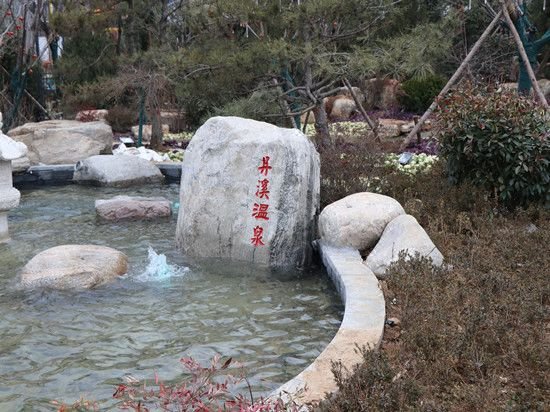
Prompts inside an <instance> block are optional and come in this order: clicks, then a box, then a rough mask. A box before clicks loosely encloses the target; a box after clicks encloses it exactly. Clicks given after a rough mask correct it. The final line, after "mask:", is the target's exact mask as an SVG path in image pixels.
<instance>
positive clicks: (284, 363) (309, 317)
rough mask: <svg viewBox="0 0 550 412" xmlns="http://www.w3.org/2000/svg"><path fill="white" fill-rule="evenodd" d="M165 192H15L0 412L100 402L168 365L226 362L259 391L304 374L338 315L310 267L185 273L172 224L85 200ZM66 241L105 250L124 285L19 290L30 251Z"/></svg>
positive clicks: (168, 374)
mask: <svg viewBox="0 0 550 412" xmlns="http://www.w3.org/2000/svg"><path fill="white" fill-rule="evenodd" d="M178 190H179V187H178V186H177V185H171V186H162V187H158V188H153V187H146V188H139V189H137V190H136V189H134V190H128V191H124V193H122V191H121V190H120V189H118V190H115V189H107V188H92V187H79V186H65V187H52V188H46V189H41V190H34V191H22V199H21V205H20V207H19V208H17V209H15V210H14V211H12V212H11V213H10V217H9V224H10V232H11V237H12V241H11V242H10V243H8V244H5V245H0V331H1V336H2V338H1V339H0V411H4V410H5V411H17V410H25V411H26V410H29V411H36V410H51V407H48V405H47V404H48V402H49V401H50V400H52V399H58V400H64V401H74V400H75V399H77V398H79V397H80V396H85V397H89V398H92V399H96V400H101V401H103V402H104V403H103V405H110V402H112V400H111V395H112V392H113V386H114V385H116V384H117V383H119V382H120V381H121V378H122V377H123V376H125V375H128V374H130V375H133V376H136V377H138V378H151V377H152V376H153V374H154V371H156V372H158V374H159V376H161V377H163V378H164V379H167V380H170V379H177V378H178V377H180V376H181V375H182V368H181V367H180V365H179V362H178V360H179V358H180V357H182V356H192V357H194V358H196V359H197V360H200V361H204V362H206V361H207V360H209V359H210V358H211V357H212V356H213V355H214V354H216V353H219V354H222V355H223V356H232V357H233V358H234V359H236V360H238V361H241V362H242V363H244V365H245V366H246V367H247V369H248V374H247V376H248V378H249V380H250V382H251V384H252V386H253V388H254V391H255V392H256V393H266V392H269V391H270V390H272V389H274V388H276V387H277V386H278V384H280V383H282V382H284V381H286V380H288V379H289V378H291V377H292V376H294V375H296V374H297V373H299V372H300V371H301V370H302V369H303V368H304V367H305V366H307V365H308V364H309V363H310V362H311V361H312V360H313V359H314V358H315V357H316V356H317V355H318V354H319V353H320V351H321V350H322V349H323V348H324V347H325V346H326V345H327V344H328V342H329V341H330V339H331V338H332V336H334V334H335V333H336V330H337V329H338V326H339V324H340V319H341V316H342V307H341V305H340V303H339V300H338V299H337V297H336V295H335V294H334V292H333V290H332V287H331V284H330V282H329V281H328V280H327V278H326V276H325V275H324V274H323V273H322V272H321V271H320V270H312V271H310V272H309V273H301V274H298V273H296V274H288V273H287V274H272V273H269V272H268V271H265V270H259V269H258V268H253V267H248V266H245V265H227V264H226V263H223V262H210V263H208V264H203V263H201V264H200V266H199V267H197V266H195V267H191V269H188V266H189V263H188V262H185V261H184V260H183V258H182V257H181V255H180V254H179V253H178V252H177V251H176V250H175V246H174V234H175V224H176V216H172V217H170V218H165V219H161V220H157V221H154V222H119V223H112V222H103V221H100V220H98V219H97V218H96V216H95V212H94V200H95V199H99V198H103V199H104V198H109V197H112V196H115V195H117V194H128V195H140V196H165V197H168V198H169V199H170V200H171V201H173V202H175V201H177V197H178ZM71 243H76V244H79V243H93V244H98V245H105V246H110V247H114V248H116V249H118V250H121V251H122V252H124V253H126V254H127V255H128V257H129V261H130V270H129V273H128V275H127V276H125V277H123V278H121V279H119V280H117V281H116V282H114V283H112V284H110V285H104V286H102V287H100V288H98V289H95V290H91V291H84V292H69V291H51V290H50V291H45V290H34V291H24V290H19V289H17V287H16V284H17V283H16V277H17V273H18V271H19V270H20V269H21V267H22V266H23V265H24V264H25V263H26V262H27V261H28V260H29V259H31V258H32V257H33V256H34V255H36V254H37V253H38V252H39V251H42V250H44V249H47V248H50V247H53V246H57V245H60V244H71Z"/></svg>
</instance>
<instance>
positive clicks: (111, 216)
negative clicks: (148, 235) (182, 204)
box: [95, 196, 172, 221]
mask: <svg viewBox="0 0 550 412" xmlns="http://www.w3.org/2000/svg"><path fill="white" fill-rule="evenodd" d="M95 211H96V213H97V214H98V215H99V216H100V217H101V218H103V219H106V220H115V221H116V220H123V219H154V218H158V217H166V216H170V215H171V214H172V208H171V207H170V201H169V200H168V199H166V198H164V197H137V196H115V197H114V198H112V199H98V200H96V201H95Z"/></svg>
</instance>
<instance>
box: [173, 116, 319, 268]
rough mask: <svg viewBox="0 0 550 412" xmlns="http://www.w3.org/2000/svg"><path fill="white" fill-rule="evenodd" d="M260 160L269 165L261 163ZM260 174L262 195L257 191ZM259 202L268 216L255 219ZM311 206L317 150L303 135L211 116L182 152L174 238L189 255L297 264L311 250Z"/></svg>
mask: <svg viewBox="0 0 550 412" xmlns="http://www.w3.org/2000/svg"><path fill="white" fill-rule="evenodd" d="M267 157H269V159H267ZM264 159H265V161H267V162H268V166H269V167H271V169H261V168H260V167H261V166H262V164H263V162H264ZM263 171H265V173H262V172H263ZM264 179H267V180H268V181H269V183H267V190H268V191H269V193H267V196H268V198H267V197H265V195H262V193H261V189H262V187H261V185H262V184H261V182H262V181H263V180H264ZM262 196H264V197H262ZM255 205H256V206H255ZM262 205H267V206H262ZM265 207H267V210H266V211H265V212H267V213H266V215H267V218H268V219H269V220H265V219H263V218H262V217H265V216H263V215H262V213H261V212H262V211H263V210H261V209H262V208H265ZM318 207H319V154H318V153H317V151H316V150H315V147H314V146H313V144H312V143H311V142H310V141H309V140H308V139H307V137H306V136H304V134H302V133H301V132H299V131H298V130H295V129H283V128H279V127H276V126H273V125H271V124H267V123H262V122H257V121H254V120H248V119H242V118H238V117H214V118H211V119H209V120H208V121H207V122H206V123H205V124H204V125H203V126H202V127H201V128H200V129H199V130H198V131H197V133H196V134H195V136H194V137H193V139H192V140H191V142H190V144H189V146H188V148H187V150H186V152H185V158H184V160H183V164H182V177H181V189H180V209H179V215H178V224H177V230H176V241H177V245H178V247H179V248H180V249H181V250H182V251H183V253H185V254H186V255H187V256H190V257H199V258H200V257H216V258H228V259H232V260H237V261H247V262H253V263H257V264H261V265H267V266H270V267H274V268H290V267H296V266H301V265H303V264H304V263H305V262H306V261H307V260H308V259H309V256H310V253H311V250H310V249H311V241H312V237H313V230H314V219H315V215H316V213H317V211H318ZM255 208H256V209H259V210H258V212H259V213H257V212H254V209H255ZM253 239H254V240H253ZM260 241H261V242H260ZM253 243H256V246H254V245H253Z"/></svg>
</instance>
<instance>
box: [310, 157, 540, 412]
mask: <svg viewBox="0 0 550 412" xmlns="http://www.w3.org/2000/svg"><path fill="white" fill-rule="evenodd" d="M369 153H370V152H369ZM323 156H324V157H326V156H327V155H325V154H323ZM331 156H332V157H334V155H333V154H331ZM369 156H371V155H370V154H369ZM322 164H327V163H325V161H323V162H322ZM333 164H334V163H333ZM354 167H355V171H354V173H365V172H367V171H366V170H357V168H358V167H359V166H357V165H356V166H354ZM364 168H365V169H366V168H370V171H369V173H374V172H376V170H377V168H376V167H370V166H368V165H365V167H364ZM327 169H328V168H327ZM334 169H335V168H334V167H331V168H330V169H328V170H323V177H324V178H325V179H330V178H331V176H347V175H348V174H349V175H350V176H353V174H352V173H348V172H344V171H338V170H334ZM384 173H386V172H384ZM384 180H385V184H384V185H383V187H382V190H381V191H382V193H385V194H388V195H390V196H393V197H395V198H396V199H397V200H399V201H400V202H401V203H402V204H403V205H404V207H405V209H406V210H407V212H408V213H411V214H413V215H414V216H415V217H417V219H418V220H419V222H420V223H421V224H422V225H423V226H424V228H425V229H426V230H427V232H428V233H429V235H430V236H431V237H432V239H433V240H434V242H435V243H436V245H437V246H438V247H439V249H440V250H441V252H442V253H443V255H444V256H445V257H446V259H447V263H448V264H449V265H450V266H449V267H448V268H447V269H446V270H434V269H432V267H431V266H430V264H429V262H426V261H422V260H416V261H411V262H399V263H398V264H396V265H394V266H393V268H392V269H391V272H390V275H389V276H388V280H387V281H386V282H384V284H383V288H384V290H385V296H386V305H387V312H388V318H392V317H395V318H397V319H398V320H399V324H398V325H395V326H393V327H390V326H386V333H385V338H384V342H383V344H382V347H381V351H380V352H379V353H372V352H366V353H365V354H364V359H365V362H364V364H363V365H361V366H360V367H358V368H357V369H356V370H355V371H354V373H353V374H350V373H348V372H347V371H344V370H342V369H341V366H340V365H335V368H334V370H335V374H336V377H337V380H338V383H339V387H340V391H339V392H338V394H336V395H335V396H333V397H332V398H331V399H328V400H326V401H325V402H324V403H323V404H322V405H321V407H320V410H322V411H350V412H351V411H353V412H358V411H401V410H403V411H405V410H406V411H409V410H411V411H543V410H548V405H550V376H549V371H550V356H549V353H550V351H549V349H550V324H549V314H550V312H549V303H550V299H549V296H550V286H549V285H550V283H549V281H548V280H549V275H550V258H549V252H550V248H549V245H550V210H548V209H544V208H543V207H540V206H539V207H532V208H530V209H528V210H519V211H515V212H513V213H511V212H505V211H502V210H500V208H499V207H498V205H497V204H495V203H493V201H492V200H490V196H489V195H488V194H486V193H484V192H482V191H480V190H478V189H476V188H473V187H467V186H462V187H455V186H451V185H450V184H448V182H447V180H446V179H445V177H444V175H443V172H442V170H441V168H435V169H434V170H432V171H431V172H430V173H428V174H426V175H421V176H419V177H417V178H416V179H410V178H404V177H400V176H397V175H395V174H387V173H386V174H385V175H384ZM347 187H349V190H351V191H350V192H349V193H345V192H346V190H347V189H346V188H345V187H344V188H340V189H339V190H335V189H333V188H332V187H327V186H326V185H325V186H324V190H325V191H326V190H327V189H330V190H331V191H333V192H334V196H335V195H336V193H337V195H338V196H341V195H342V194H344V195H346V194H350V193H352V191H353V190H355V189H357V187H356V185H354V184H353V179H352V183H351V184H348V185H347ZM322 195H323V194H322ZM331 196H333V194H329V197H331Z"/></svg>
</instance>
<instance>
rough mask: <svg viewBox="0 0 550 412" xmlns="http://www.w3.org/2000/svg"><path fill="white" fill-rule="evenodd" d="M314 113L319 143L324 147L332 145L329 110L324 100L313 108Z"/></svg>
mask: <svg viewBox="0 0 550 412" xmlns="http://www.w3.org/2000/svg"><path fill="white" fill-rule="evenodd" d="M313 114H314V116H315V132H316V133H317V138H318V139H320V141H319V142H318V143H320V144H321V146H323V147H329V146H330V145H331V140H330V131H329V128H328V119H327V112H326V111H325V105H324V104H323V102H322V101H321V103H320V104H317V105H316V106H315V107H314V108H313Z"/></svg>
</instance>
